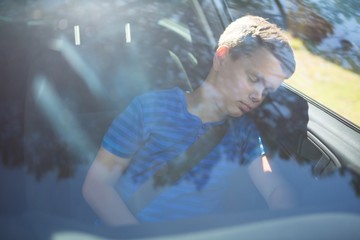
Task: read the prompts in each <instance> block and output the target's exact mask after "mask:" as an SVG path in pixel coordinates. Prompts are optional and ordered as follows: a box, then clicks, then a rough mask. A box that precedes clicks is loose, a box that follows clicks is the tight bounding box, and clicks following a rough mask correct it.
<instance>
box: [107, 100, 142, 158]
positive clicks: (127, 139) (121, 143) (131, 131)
mask: <svg viewBox="0 0 360 240" xmlns="http://www.w3.org/2000/svg"><path fill="white" fill-rule="evenodd" d="M142 113H143V112H142V107H141V102H140V100H139V98H135V99H134V100H133V101H132V102H131V103H130V104H129V105H128V107H127V108H126V109H125V110H124V111H123V112H122V113H121V114H119V115H118V116H117V117H116V118H115V119H114V120H113V122H112V124H111V126H110V127H109V129H108V131H107V132H106V134H105V136H104V138H103V141H102V144H101V145H102V147H103V148H105V149H106V150H108V151H109V152H111V153H113V154H114V155H116V156H119V157H122V158H131V157H132V156H133V154H134V153H136V152H137V150H138V149H139V147H140V146H141V145H142V141H143V137H142V136H143V114H142Z"/></svg>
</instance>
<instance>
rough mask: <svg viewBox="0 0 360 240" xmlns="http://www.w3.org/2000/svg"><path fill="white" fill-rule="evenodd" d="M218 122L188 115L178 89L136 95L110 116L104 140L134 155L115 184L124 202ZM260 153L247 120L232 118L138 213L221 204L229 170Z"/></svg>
mask: <svg viewBox="0 0 360 240" xmlns="http://www.w3.org/2000/svg"><path fill="white" fill-rule="evenodd" d="M221 123H222V122H212V123H202V122H201V119H200V118H198V117H197V116H194V115H192V114H190V113H189V112H188V111H187V105H186V98H185V94H184V93H183V92H182V90H180V89H179V88H174V89H169V90H161V91H154V92H151V93H147V94H145V95H142V96H139V97H137V98H135V99H134V100H133V101H132V103H131V104H130V105H129V106H128V107H127V109H126V110H125V111H124V112H123V113H121V114H120V115H119V116H118V117H117V118H116V119H115V120H114V121H113V123H112V125H111V127H110V128H109V130H108V132H107V133H106V135H105V137H104V140H103V143H102V146H103V147H104V148H105V149H107V150H108V151H110V152H112V153H113V154H115V155H117V156H119V157H122V158H131V159H132V160H131V163H130V165H129V167H128V169H127V171H126V173H125V174H124V176H123V177H122V179H121V181H120V183H119V192H120V194H121V196H122V198H123V199H124V200H125V202H126V200H127V199H129V198H130V197H131V196H132V194H133V193H134V192H135V191H136V190H137V189H138V187H139V186H140V185H141V184H142V183H143V182H145V181H146V180H147V179H148V178H149V177H151V176H152V175H153V174H154V173H155V172H156V170H157V169H159V168H160V167H161V166H162V165H163V164H166V162H167V161H169V160H171V159H173V158H174V157H176V156H178V155H179V154H180V153H181V152H184V151H186V149H187V148H188V147H189V146H190V145H191V144H192V143H193V142H194V141H196V139H197V138H198V137H199V136H200V135H201V134H203V133H204V132H205V131H206V130H207V129H209V128H211V127H212V126H214V125H217V124H221ZM259 140H260V141H259ZM262 153H263V149H262V145H261V139H260V137H259V133H258V130H257V129H256V127H255V125H254V124H253V123H252V121H251V119H250V118H249V117H247V116H243V117H241V118H239V119H232V121H231V125H230V128H229V130H228V132H227V134H226V135H225V137H224V138H223V139H222V141H221V142H220V144H219V145H218V146H216V147H215V148H214V150H213V151H212V152H211V153H210V154H209V155H208V156H207V157H206V158H205V159H204V160H202V161H201V162H200V164H198V165H197V166H195V167H194V168H193V169H192V170H191V171H190V172H189V173H187V174H185V175H184V176H183V177H182V178H181V179H180V180H179V181H178V182H177V184H175V186H172V187H169V188H168V189H167V190H166V191H164V192H163V193H162V195H161V196H159V197H158V198H157V199H156V200H154V201H153V202H152V203H151V204H150V205H149V206H148V207H146V208H145V209H144V210H143V211H142V212H140V213H139V215H138V216H137V217H138V218H139V219H141V220H143V221H160V220H169V219H177V218H181V217H189V216H197V215H202V214H207V213H211V212H214V211H216V210H217V209H220V208H221V204H219V202H220V201H219V200H220V198H221V195H222V191H223V190H224V188H226V183H227V182H228V181H230V179H231V174H236V170H237V169H238V168H240V167H241V165H244V164H248V163H249V162H250V161H252V160H253V159H255V158H256V157H259V156H261V154H262Z"/></svg>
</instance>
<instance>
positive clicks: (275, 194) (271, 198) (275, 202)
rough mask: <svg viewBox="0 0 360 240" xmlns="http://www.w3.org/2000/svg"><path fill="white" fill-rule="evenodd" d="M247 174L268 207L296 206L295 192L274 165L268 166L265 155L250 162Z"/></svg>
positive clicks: (286, 207)
mask: <svg viewBox="0 0 360 240" xmlns="http://www.w3.org/2000/svg"><path fill="white" fill-rule="evenodd" d="M249 174H250V177H251V179H252V181H253V183H254V184H255V186H256V188H257V189H258V190H259V192H260V194H261V195H262V196H263V197H264V199H265V200H266V202H267V204H268V206H269V208H270V209H288V208H292V207H294V206H296V198H295V197H294V196H295V193H294V192H293V191H292V189H291V187H290V186H289V185H288V184H287V183H286V181H285V180H284V179H282V177H281V175H280V174H279V172H278V171H277V170H276V169H275V168H274V166H270V163H269V161H268V159H267V157H266V156H265V155H264V156H262V157H259V158H258V159H256V160H254V161H253V162H252V163H251V164H250V166H249Z"/></svg>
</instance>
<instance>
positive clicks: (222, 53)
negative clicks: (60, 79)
mask: <svg viewBox="0 0 360 240" xmlns="http://www.w3.org/2000/svg"><path fill="white" fill-rule="evenodd" d="M228 54H229V47H228V46H225V45H224V46H220V47H218V49H217V50H216V53H215V56H214V59H213V68H214V69H215V70H216V71H217V70H218V69H219V68H220V67H221V66H222V65H223V64H224V60H225V58H226V57H227V55H228Z"/></svg>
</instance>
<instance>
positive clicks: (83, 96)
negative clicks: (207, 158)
mask: <svg viewBox="0 0 360 240" xmlns="http://www.w3.org/2000/svg"><path fill="white" fill-rule="evenodd" d="M130 2H131V3H130V4H129V5H126V6H121V5H117V6H112V5H104V6H102V8H100V10H99V9H98V10H99V11H98V12H97V13H96V14H94V16H93V17H92V18H88V17H87V18H86V19H85V20H84V19H82V18H81V17H82V16H81V15H76V14H73V13H72V12H67V11H66V8H64V9H61V11H57V12H56V14H58V15H56V14H55V13H53V15H49V16H47V17H44V19H42V20H41V21H37V22H23V23H18V22H6V21H2V20H0V28H2V29H5V30H6V32H8V34H7V35H6V36H2V38H1V40H0V49H1V54H3V55H5V56H6V57H7V58H8V59H10V60H9V62H8V63H7V64H5V63H3V64H0V68H1V70H0V72H1V75H2V77H1V78H3V79H6V80H5V84H6V88H2V89H1V90H0V91H1V96H2V98H3V99H4V101H3V100H2V101H1V102H2V103H3V104H2V105H1V107H2V110H5V112H6V113H7V114H8V115H7V117H6V123H8V122H12V123H11V125H9V128H8V129H10V130H7V131H9V135H10V134H11V137H7V138H6V136H5V135H4V134H5V132H4V133H3V138H4V141H3V142H6V144H5V145H4V148H3V150H2V151H1V153H2V156H1V163H0V184H1V186H2V187H4V189H5V194H6V195H7V196H8V198H1V199H0V210H1V212H3V213H4V214H5V216H11V217H14V216H22V215H23V214H24V213H26V212H33V213H35V212H36V214H44V215H52V216H57V217H60V218H64V219H68V220H69V221H70V219H71V221H76V222H78V223H79V222H80V223H82V224H84V225H90V226H92V225H93V224H96V221H97V217H96V215H95V214H94V213H93V211H92V210H91V209H90V207H89V206H88V205H87V204H86V203H85V200H84V199H83V197H82V191H81V189H82V184H83V181H84V178H85V176H86V173H87V170H88V168H89V166H90V164H91V162H92V160H93V159H94V158H95V155H96V153H97V150H98V148H99V146H100V144H101V141H102V138H103V135H104V133H105V132H106V130H107V129H108V127H109V126H110V124H111V122H112V120H113V119H114V118H115V117H116V116H117V115H118V114H119V113H120V112H121V111H122V110H123V109H124V108H125V107H126V106H127V105H128V103H130V101H131V100H132V99H133V98H134V97H135V96H137V95H139V94H142V93H145V92H147V91H151V90H154V89H162V88H171V87H175V86H177V87H180V88H181V89H183V90H184V91H192V90H193V89H195V88H196V87H197V86H199V85H200V84H201V82H202V79H204V78H205V77H206V73H207V72H208V70H209V68H210V67H211V61H212V54H213V51H214V48H215V45H216V43H215V41H214V39H216V38H217V37H218V35H219V33H220V32H221V29H222V28H223V26H221V25H218V26H216V25H215V24H214V25H211V27H212V28H210V25H209V22H210V23H211V22H212V21H214V20H211V19H209V18H206V17H205V15H204V12H202V10H201V9H199V6H200V5H199V4H200V3H199V2H198V1H192V0H191V1H190V0H189V1H179V2H178V3H176V4H177V6H176V8H177V9H178V10H177V11H173V8H174V5H171V6H170V3H168V2H165V1H155V2H154V3H147V4H148V6H147V7H146V8H144V6H143V5H140V4H138V3H137V2H136V1H130ZM209 2H210V1H203V2H202V4H203V5H202V7H203V8H207V9H208V10H209V12H208V13H207V14H208V15H211V14H213V15H216V13H213V11H211V6H210V5H211V4H210V3H209ZM167 5H168V6H167ZM92 7H93V6H91V4H90V7H89V8H88V9H87V11H88V13H87V14H92V12H91V10H92V9H93V8H92ZM125 7H126V11H125ZM59 8H61V6H59ZM109 12H110V13H114V14H113V15H111V14H109ZM134 12H137V13H138V14H137V15H136V14H135V15H134V14H133V13H134ZM104 16H106V17H104ZM138 16H141V17H138ZM103 19H105V20H103ZM217 22H221V21H217ZM224 24H225V23H224ZM65 25H66V27H65ZM75 25H78V26H79V27H80V33H81V35H80V36H81V44H80V45H76V44H75V43H74V28H73V26H75ZM149 29H151V31H150V30H149ZM2 31H4V30H2ZM149 32H151V35H150V34H149ZM14 66H16V67H14ZM10 92H11V93H10ZM14 92H15V95H11V94H14ZM8 99H10V100H8ZM316 111H318V110H317V108H316V106H313V105H311V104H308V102H307V99H306V98H304V96H303V95H302V94H301V93H298V92H296V90H294V89H291V88H290V87H289V86H287V85H286V84H285V85H283V86H281V88H280V89H279V90H278V91H277V92H276V93H275V94H273V95H271V96H270V97H269V98H268V100H267V101H266V102H264V104H263V105H262V106H261V107H260V108H259V109H258V110H256V111H255V112H253V113H252V116H253V117H254V119H255V122H256V124H257V125H258V127H259V129H260V131H261V133H262V134H263V138H264V143H265V145H266V149H267V150H268V156H269V158H270V161H273V162H274V163H275V164H276V165H278V167H279V169H280V171H282V172H283V173H284V176H285V179H287V180H288V181H289V183H290V184H291V186H293V187H294V189H295V190H296V192H297V193H298V195H299V196H298V198H299V203H300V206H301V207H314V206H324V205H327V204H328V205H331V206H334V205H336V204H337V202H338V201H339V196H334V195H335V194H337V195H338V192H339V191H340V192H342V193H343V195H342V197H341V198H340V199H341V200H343V201H344V202H348V204H349V205H348V206H347V207H349V206H351V205H355V206H358V201H357V202H349V201H348V200H347V197H348V196H350V195H351V194H354V193H353V192H349V191H348V188H346V189H345V188H344V189H343V185H342V184H343V183H342V184H337V183H336V182H335V181H333V180H331V178H327V176H329V175H339V178H341V177H344V176H345V177H344V178H346V181H347V182H346V184H351V182H356V181H358V182H359V178H358V177H356V176H357V175H356V174H350V175H349V174H348V173H347V171H345V170H343V171H340V170H341V169H342V168H343V167H344V164H346V166H350V170H351V171H354V172H357V173H359V172H360V168H359V166H358V165H356V163H353V162H351V159H353V155H354V154H358V152H359V150H357V151H354V150H353V149H349V151H345V152H346V154H345V155H344V154H343V152H344V151H341V152H336V151H334V150H333V149H339V148H338V147H334V148H329V147H328V146H329V145H328V144H330V146H331V144H333V142H329V141H328V142H327V141H326V139H327V138H328V136H327V135H326V134H327V133H328V132H333V131H335V130H336V131H340V132H342V133H341V134H340V135H338V136H340V137H337V141H336V142H339V144H341V143H343V142H344V141H347V142H348V141H349V140H344V139H347V136H348V135H347V133H346V131H349V130H348V129H347V128H346V129H345V128H344V127H342V126H336V124H337V123H332V122H331V121H332V120H331V119H330V118H329V117H327V116H321V114H320V113H319V114H318V115H316V116H320V117H319V119H317V118H316V119H314V118H313V117H312V116H313V114H312V113H314V112H316ZM19 117H20V119H21V121H20V122H16V121H19V120H18V118H19ZM319 122H320V123H319ZM325 123H326V124H325ZM317 124H318V125H319V124H320V125H321V126H320V127H319V126H318V125H317ZM334 129H335V130H334ZM315 130H316V131H315ZM318 130H320V134H319V131H318ZM329 130H330V131H329ZM350 131H351V130H350ZM357 141H358V140H357ZM324 143H326V145H325V144H324ZM344 148H346V147H344ZM355 148H358V146H357V147H356V146H355ZM14 156H15V157H14ZM343 161H345V163H344V162H343ZM342 162H343V163H342ZM4 166H5V167H4ZM351 171H350V172H351ZM20 176H21V177H20ZM299 179H301V181H298V180H299ZM319 179H324V180H323V181H320V180H319ZM349 181H350V183H349ZM8 183H11V187H10V186H7V184H8ZM344 184H345V183H344ZM357 186H359V184H358V185H357ZM330 188H333V189H336V191H332V194H331V191H325V190H323V189H330ZM229 189H232V190H231V191H229V193H228V195H227V196H224V199H225V200H224V201H225V203H224V204H226V205H227V206H228V207H227V208H228V209H226V211H227V213H234V212H242V211H243V212H244V211H245V212H246V211H247V212H252V211H259V210H265V209H267V206H266V203H265V202H264V201H263V200H262V199H261V196H260V195H259V193H258V192H257V191H256V189H255V187H254V186H253V184H252V183H251V180H250V178H249V177H248V176H247V174H246V171H245V170H244V171H241V172H239V179H234V184H233V186H229ZM240 189H246V191H247V193H248V194H247V195H246V196H243V194H242V192H241V191H243V190H241V191H240ZM325 192H326V193H329V192H330V193H329V194H327V195H324V194H323V193H325ZM359 192H360V191H359V189H358V194H359ZM321 194H322V195H321ZM239 198H242V201H244V202H245V203H247V205H245V204H243V205H242V204H239V201H238V199H239ZM9 199H17V201H11V200H9ZM351 199H354V197H351ZM355 199H356V198H355ZM356 204H357V205H356ZM349 208H350V207H349ZM134 231H135V230H134Z"/></svg>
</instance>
